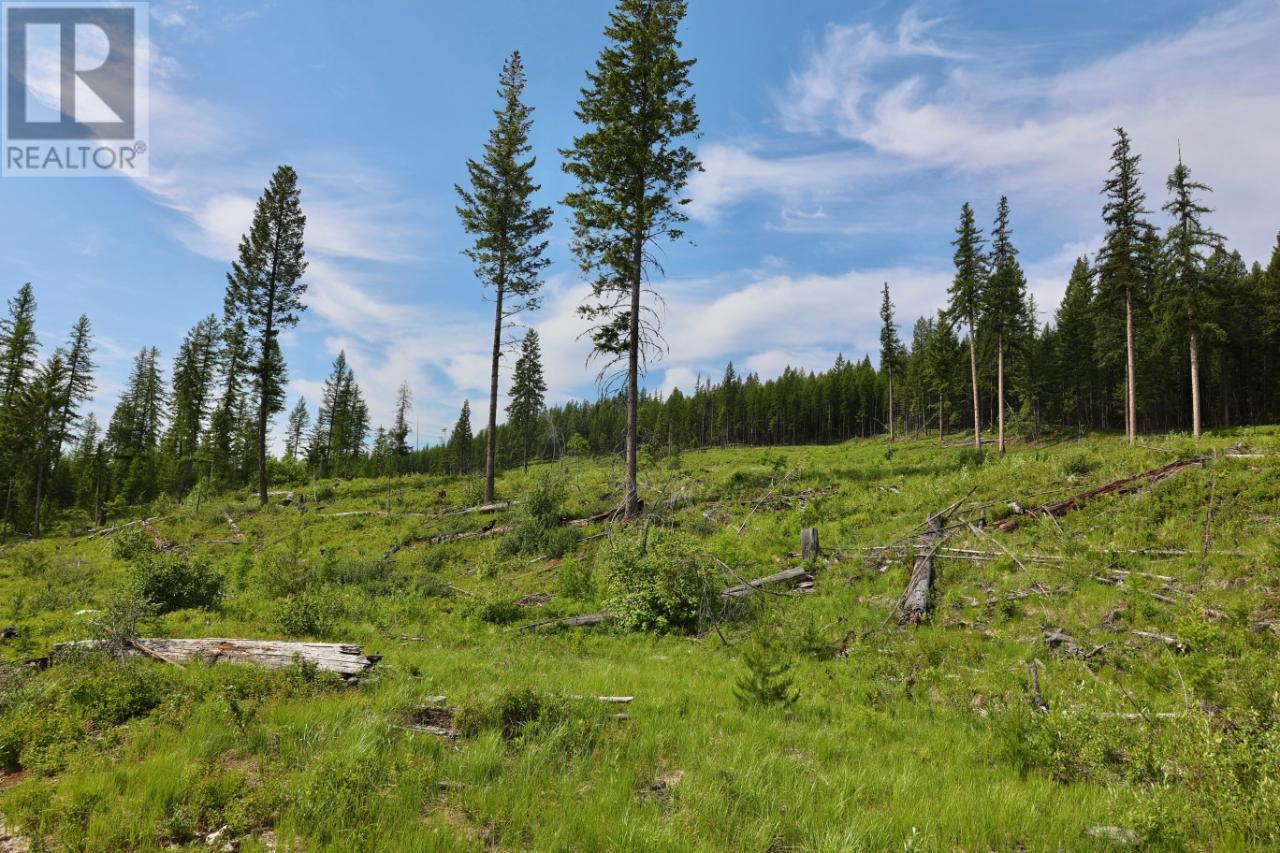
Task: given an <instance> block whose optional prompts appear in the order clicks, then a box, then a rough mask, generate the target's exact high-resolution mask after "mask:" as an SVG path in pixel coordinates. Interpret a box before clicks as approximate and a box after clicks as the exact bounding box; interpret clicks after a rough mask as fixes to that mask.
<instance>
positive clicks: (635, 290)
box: [623, 238, 644, 518]
mask: <svg viewBox="0 0 1280 853" xmlns="http://www.w3.org/2000/svg"><path fill="white" fill-rule="evenodd" d="M643 251H644V246H643V244H642V243H641V242H640V240H639V239H638V238H637V239H636V241H635V246H634V247H633V249H632V259H631V261H632V269H631V316H630V317H629V318H628V319H629V328H628V334H629V338H630V340H629V346H628V352H627V482H626V487H625V488H626V498H625V500H624V503H623V516H624V517H625V518H635V517H636V516H637V515H639V514H640V498H639V495H638V490H637V487H636V457H637V454H638V451H639V447H638V446H637V444H638V439H639V419H640V276H641V269H640V267H641V263H642V262H643V256H642V252H643Z"/></svg>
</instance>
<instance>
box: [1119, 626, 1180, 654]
mask: <svg viewBox="0 0 1280 853" xmlns="http://www.w3.org/2000/svg"><path fill="white" fill-rule="evenodd" d="M1130 633H1132V634H1133V635H1134V636H1135V637H1142V638H1143V639H1144V640H1158V641H1160V642H1161V643H1164V644H1165V646H1166V647H1167V648H1168V649H1169V650H1170V651H1174V652H1177V653H1178V654H1180V655H1185V654H1186V653H1187V652H1189V651H1191V647H1190V646H1189V645H1187V644H1186V643H1184V642H1183V641H1182V640H1179V639H1178V638H1177V637H1170V636H1169V635H1168V634H1153V633H1152V632H1150V631H1131V632H1130Z"/></svg>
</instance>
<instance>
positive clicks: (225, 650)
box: [51, 637, 382, 677]
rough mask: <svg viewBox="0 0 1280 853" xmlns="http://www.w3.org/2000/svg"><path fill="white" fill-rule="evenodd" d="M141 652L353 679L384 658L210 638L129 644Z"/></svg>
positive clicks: (77, 644)
mask: <svg viewBox="0 0 1280 853" xmlns="http://www.w3.org/2000/svg"><path fill="white" fill-rule="evenodd" d="M102 645H103V644H101V643H100V642H98V641H97V640H77V641H73V642H69V643H58V644H57V645H55V646H54V647H53V650H52V653H51V654H52V656H57V655H58V654H59V653H61V652H66V651H70V650H72V649H76V648H82V649H83V648H99V647H101V646H102ZM132 653H138V654H143V655H146V656H147V657H152V658H156V659H157V660H163V661H165V662H166V663H171V664H174V665H181V664H188V663H210V664H212V663H218V662H221V661H226V662H230V663H247V664H253V665H255V666H261V667H265V668H267V669H283V668H285V667H287V666H290V665H292V664H293V662H294V661H295V660H299V661H301V662H303V663H306V664H313V665H314V666H315V667H316V668H317V669H319V670H320V671H322V672H333V673H337V674H338V675H342V676H346V677H353V676H358V675H361V674H363V673H364V672H365V671H366V670H368V669H369V668H370V667H372V666H373V665H374V664H376V663H377V662H378V661H379V660H381V659H382V656H381V655H364V654H361V653H360V647H359V646H356V645H351V644H347V643H293V642H285V641H280V640H243V639H234V638H225V637H210V638H206V639H199V640H175V639H166V638H159V637H140V638H138V639H135V640H130V641H129V648H128V649H126V654H132Z"/></svg>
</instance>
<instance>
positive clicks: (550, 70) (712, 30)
mask: <svg viewBox="0 0 1280 853" xmlns="http://www.w3.org/2000/svg"><path fill="white" fill-rule="evenodd" d="M610 5H611V4H610V3H608V2H603V0H595V2H586V0H557V2H540V3H532V2H528V0H504V2H484V0H477V2H474V3H470V4H453V3H450V4H446V3H425V2H390V0H382V2H376V3H375V2H370V3H361V4H353V3H349V2H342V3H339V2H328V1H327V0H324V1H323V2H322V0H307V2H303V0H293V1H292V2H285V0H276V2H269V3H266V4H261V3H241V2H237V0H216V2H215V0H162V2H153V3H152V6H151V14H152V20H151V39H152V62H153V67H152V74H151V125H152V128H151V136H152V140H151V142H150V147H151V154H152V161H151V176H150V178H147V179H145V180H142V179H140V180H128V179H111V180H105V179H103V180H86V179H44V180H35V179H28V180H3V181H0V258H3V262H2V263H0V270H3V272H4V276H3V281H0V286H2V287H3V288H4V290H6V291H9V292H11V291H13V290H16V289H17V287H18V286H19V285H20V284H21V283H22V282H24V281H31V282H32V283H33V284H34V285H35V288H36V293H37V297H38V299H39V301H40V314H39V330H40V332H41V336H42V341H43V342H44V343H45V346H46V348H50V347H52V346H53V344H54V342H55V341H58V340H60V339H61V338H62V337H63V336H64V335H65V333H66V329H67V328H68V327H69V326H70V324H71V322H72V320H73V319H74V318H75V316H76V315H78V314H79V313H80V312H87V313H88V314H89V315H90V317H91V319H92V320H93V323H94V327H95V330H96V332H97V336H98V343H99V351H98V361H99V363H100V377H99V383H98V384H99V392H98V395H97V400H96V402H95V408H96V409H97V410H98V412H99V413H100V415H105V414H109V412H110V409H111V407H112V406H113V405H114V403H115V399H116V397H117V395H118V393H119V390H120V385H121V382H122V380H123V378H124V376H125V375H126V374H127V370H128V364H129V360H130V359H131V357H132V355H133V353H135V352H136V351H137V350H138V348H139V347H141V346H143V345H152V344H154V345H156V346H158V347H159V348H160V349H161V352H162V354H163V355H164V357H165V359H166V361H167V359H168V358H169V357H171V356H172V354H173V352H174V351H175V349H176V346H177V343H178V341H179V339H180V338H181V336H182V334H183V332H184V331H185V330H186V329H187V328H189V327H190V326H191V325H192V324H194V323H195V322H196V321H197V320H198V319H199V318H200V317H201V316H203V315H205V314H208V313H211V312H216V311H219V310H220V307H221V294H222V289H223V285H224V280H225V279H224V275H225V272H226V270H227V268H228V264H229V262H230V260H231V258H232V256H233V253H234V247H235V244H236V242H237V240H238V238H239V236H240V234H241V233H242V232H243V231H244V229H245V228H246V227H247V224H248V221H249V216H250V214H251V210H252V205H253V201H254V199H255V198H256V196H257V194H258V193H259V192H260V190H261V188H262V186H263V185H264V184H265V182H266V180H267V179H268V178H269V176H270V174H271V171H272V170H273V169H274V167H275V166H276V165H278V164H280V163H289V164H291V165H293V166H294V167H295V168H296V169H297V170H298V172H299V173H300V177H301V183H302V189H303V205H304V208H305V209H306V211H307V213H308V216H309V228H308V248H309V252H310V257H311V261H312V267H311V271H310V275H309V282H310V293H309V295H308V302H309V304H310V310H308V311H307V312H306V314H305V315H304V317H303V320H302V323H301V324H300V326H299V327H298V328H297V329H296V330H295V331H294V332H292V333H290V334H289V336H288V337H287V339H286V341H285V344H286V357H287V359H288V362H289V367H290V377H291V393H292V394H293V395H295V396H296V395H297V394H300V393H301V394H305V395H306V397H307V399H308V400H309V401H311V402H312V403H313V404H314V402H315V401H316V400H317V399H318V391H319V386H320V383H321V382H322V381H323V378H324V376H325V375H326V373H327V372H328V368H329V363H330V362H331V360H332V359H333V357H334V355H336V353H337V352H338V350H339V349H345V350H346V352H347V355H348V357H349V359H350V360H351V362H352V363H353V365H354V368H355V371H356V375H357V379H358V380H359V381H360V383H361V385H362V387H364V389H365V391H366V393H367V395H368V397H369V398H370V401H371V404H372V409H373V415H374V418H375V421H381V422H385V421H387V420H389V418H390V409H391V406H392V402H393V397H394V392H395V388H396V386H397V385H399V383H400V382H401V381H402V380H407V381H409V383H410V384H411V386H412V387H413V389H414V391H415V395H416V399H417V411H418V414H419V417H420V423H421V430H420V439H421V441H422V442H423V443H426V442H429V441H432V440H435V439H437V438H438V436H439V434H440V430H441V428H443V427H445V426H447V425H448V424H450V423H451V422H452V420H453V419H454V417H456V413H457V410H458V407H459V406H460V405H461V403H462V400H463V399H467V398H469V399H471V401H472V404H473V406H477V407H480V406H482V405H483V401H484V399H485V396H486V393H487V392H486V389H487V376H488V367H487V353H486V351H485V347H486V332H485V329H486V324H487V323H490V322H491V319H490V314H489V305H488V304H487V303H485V302H483V301H482V292H481V288H480V287H479V285H478V284H477V283H476V281H475V280H474V278H473V276H472V274H471V270H470V267H469V264H468V262H467V261H466V259H465V258H463V257H462V256H461V255H460V254H459V251H460V250H461V249H462V248H463V247H464V246H465V244H466V238H465V235H464V234H463V233H462V231H461V229H460V228H459V226H458V223H457V217H456V215H455V212H454V204H455V199H454V194H453V185H454V183H455V182H458V181H460V180H462V179H463V176H464V174H465V171H464V163H465V160H466V158H467V157H469V156H475V155H477V154H478V152H479V149H480V146H481V145H482V143H483V141H484V138H485V134H486V132H487V130H488V127H489V125H490V123H491V120H492V116H491V112H490V111H491V109H492V107H493V106H494V103H495V98H494V94H493V93H494V89H495V84H496V77H497V73H498V70H499V68H500V66H501V63H502V60H503V58H504V57H505V56H506V54H507V53H508V52H509V51H511V50H513V49H519V50H520V51H521V52H522V53H523V55H524V57H525V62H526V67H527V70H528V74H529V87H528V91H527V96H528V101H529V102H530V103H531V104H532V105H533V106H534V107H535V108H536V110H537V112H536V114H535V121H536V125H535V130H534V134H533V140H532V141H533V144H534V147H535V151H536V153H538V155H539V165H538V177H539V179H540V180H541V182H542V185H543V190H542V200H543V202H544V203H547V204H553V203H558V200H559V199H560V198H561V197H562V196H563V195H564V193H565V191H566V190H567V189H568V184H567V182H566V179H565V177H564V175H563V174H562V173H561V172H560V169H559V157H558V154H557V149H558V148H561V147H564V146H566V145H568V144H569V142H570V140H571V139H572V137H573V135H574V133H575V131H576V130H577V128H576V125H575V120H574V118H573V106H574V101H575V99H576V97H577V94H578V90H579V88H580V87H581V85H582V83H583V73H584V71H585V69H586V68H588V67H589V66H590V64H591V63H592V62H593V61H594V58H595V55H596V53H597V52H598V50H599V47H600V45H601V36H600V32H601V30H602V28H603V26H604V24H605V21H606V16H607V12H608V10H609V8H610ZM683 37H684V42H685V51H686V54H687V55H689V56H692V57H696V58H697V59H698V64H697V66H696V67H695V69H694V72H693V79H694V89H695V93H696V95H697V98H698V104H699V111H700V114H701V116H702V127H703V135H702V138H701V139H699V140H697V142H696V143H695V147H696V148H697V149H698V151H699V152H700V154H701V157H702V160H703V162H704V163H705V165H706V171H705V172H704V173H703V174H701V175H699V176H697V178H696V180H695V181H694V183H693V184H692V187H691V194H692V198H693V203H692V205H691V207H690V210H691V213H692V214H693V221H692V222H691V224H690V228H689V237H690V239H691V241H692V244H691V245H690V244H681V245H675V246H672V247H671V248H670V250H669V251H668V253H667V257H666V269H667V275H668V279H667V280H666V281H665V282H664V283H663V284H662V286H661V287H662V290H663V292H664V294H665V296H666V300H667V307H666V324H665V329H666V337H667V341H668V344H669V347H670V353H669V355H668V356H667V357H666V358H665V359H664V360H663V361H662V362H661V363H658V364H656V365H654V366H653V368H652V370H651V373H650V376H649V379H648V381H649V384H650V385H651V386H652V387H654V388H663V389H670V388H671V387H674V386H677V385H678V386H680V387H683V388H689V387H691V386H692V384H693V380H694V377H695V376H697V375H698V374H700V373H701V374H702V375H708V374H710V375H715V376H718V375H719V374H720V373H721V372H722V370H723V368H724V364H725V362H726V361H727V360H729V359H733V360H734V362H735V364H736V365H737V366H738V367H739V369H740V370H741V369H754V370H758V371H759V372H760V373H761V374H762V375H774V374H776V373H778V372H780V370H781V369H782V367H783V366H784V365H785V364H788V363H790V364H793V365H797V366H802V367H806V368H811V369H822V368H825V367H827V366H829V365H830V363H831V361H832V360H833V359H834V357H835V355H836V353H837V352H843V353H845V354H846V356H854V357H860V356H861V355H862V354H864V353H866V352H874V351H875V349H876V346H877V345H876V331H877V323H878V319H877V316H876V312H877V308H878V294H879V287H880V284H881V282H883V281H886V280H887V281H888V282H889V284H890V287H891V289H892V291H893V294H894V301H895V302H896V303H897V306H898V312H899V320H900V324H901V326H902V328H903V333H904V334H909V330H910V325H911V323H912V321H913V320H914V318H915V317H916V316H919V315H922V314H932V313H933V311H935V310H936V309H937V308H938V307H939V306H940V305H941V303H942V301H943V299H944V294H945V288H946V285H947V282H948V280H949V278H950V271H951V267H950V247H949V245H948V241H949V240H950V239H951V229H952V228H953V227H954V223H955V220H956V218H957V214H958V211H959V207H960V205H961V203H962V202H963V201H965V200H970V201H972V202H973V204H974V205H975V207H976V208H977V210H978V213H979V216H980V218H981V219H982V220H984V221H989V220H990V218H991V216H992V214H993V212H994V207H995V202H996V200H997V199H998V197H999V196H1000V195H1001V194H1007V195H1008V196H1009V197H1010V201H1011V204H1012V208H1013V216H1014V227H1015V232H1016V233H1015V238H1016V241H1017V243H1018V246H1019V248H1020V249H1021V251H1022V259H1023V261H1024V264H1025V266H1026V267H1027V269H1028V273H1029V278H1030V281H1031V285H1032V289H1033V291H1034V293H1035V294H1036V296H1037V299H1038V300H1039V302H1040V305H1041V308H1042V309H1043V310H1044V312H1045V313H1044V317H1045V319H1049V318H1051V313H1052V308H1053V307H1054V306H1055V305H1056V303H1057V300H1058V299H1059V297H1060V295H1061V292H1062V289H1063V287H1064V285H1065V279H1066V275H1067V273H1068V272H1069V270H1070V266H1071V263H1072V261H1073V260H1074V258H1075V257H1076V256H1077V255H1079V254H1081V253H1084V252H1090V251H1093V250H1094V249H1095V248H1096V246H1097V245H1098V243H1099V240H1100V236H1101V221H1100V217H1099V210H1100V198H1099V195H1098V190H1099V188H1100V186H1101V183H1102V180H1103V178H1104V176H1105V170H1106V167H1107V158H1108V153H1109V148H1110V143H1111V138H1112V128H1113V127H1114V126H1115V125H1117V124H1123V125H1124V126H1125V127H1127V128H1128V129H1129V131H1130V132H1131V134H1132V135H1133V137H1134V140H1135V144H1136V146H1137V148H1138V150H1139V151H1141V152H1142V153H1143V155H1144V158H1145V159H1144V167H1145V169H1146V176H1145V183H1146V187H1147V190H1148V193H1149V196H1150V198H1151V202H1152V203H1151V205H1150V206H1151V207H1152V208H1155V209H1158V207H1159V205H1160V204H1161V203H1163V200H1164V199H1163V197H1164V191H1163V183H1164V177H1165V175H1166V174H1167V173H1168V171H1169V170H1170V168H1171V167H1172V165H1173V162H1174V159H1175V157H1176V153H1177V145H1178V142H1179V141H1181V144H1182V149H1183V152H1184V155H1185V157H1186V160H1187V162H1188V163H1189V165H1190V166H1191V167H1192V169H1193V172H1194V174H1195V175H1196V177H1197V178H1199V179H1201V180H1204V181H1206V182H1208V183H1209V184H1211V185H1212V186H1214V187H1215V189H1216V190H1217V191H1216V193H1215V194H1214V197H1213V203H1214V205H1215V206H1216V208H1217V212H1216V213H1215V215H1214V218H1213V223H1214V225H1215V227H1216V228H1217V229H1218V230H1219V231H1221V232H1223V233H1225V234H1226V235H1227V236H1228V238H1229V239H1230V240H1231V242H1232V244H1233V245H1234V246H1235V247H1237V248H1239V249H1240V250H1241V251H1242V252H1243V253H1244V254H1245V256H1246V259H1248V260H1250V261H1252V260H1253V259H1262V260H1264V261H1265V259H1266V257H1267V256H1268V255H1269V253H1270V248H1271V246H1272V245H1273V243H1274V239H1275V234H1276V230H1277V228H1280V204H1278V203H1277V200H1278V198H1280V189H1278V188H1280V157H1276V156H1275V153H1274V151H1275V147H1276V140H1277V139H1280V86H1277V85H1276V81H1277V80H1280V51H1277V50H1276V49H1275V47H1274V46H1275V45H1276V44H1280V2H1276V0H1266V2H1257V1H1256V0H1254V2H1246V3H1243V4H1239V5H1230V4H1217V3H1198V2H1183V0H1174V2H1161V3H1147V2H1142V3H1139V2H1128V3H1119V2H1111V3H1103V2H1080V3H1072V4H1064V3H1056V2H1000V3H995V2H992V3H960V2H940V3H932V2H923V3H917V4H912V5H907V4H897V3H862V4H854V3H835V2H806V3H803V4H783V3H777V2H765V0H694V2H692V3H691V9H690V12H689V16H688V19H687V21H686V26H685V28H684V30H683ZM1157 221H1160V220H1159V217H1157ZM568 236H569V229H568V226H567V224H566V214H565V213H564V211H563V210H562V209H560V208H559V207H558V206H557V213H556V217H555V226H554V229H553V232H552V234H551V250H550V253H551V257H552V259H553V261H554V263H553V265H552V267H551V268H550V270H549V273H548V286H547V287H548V289H547V299H546V305H545V308H544V310H543V311H541V312H539V313H538V314H536V315H532V316H530V317H528V318H527V322H528V323H530V324H531V325H534V326H536V327H538V328H539V330H540V331H541V333H542V337H543V341H544V347H545V349H546V361H547V372H548V380H549V384H550V385H551V396H552V399H553V400H563V399H568V398H571V397H584V396H585V397H591V396H594V394H595V390H594V385H593V377H594V370H593V369H591V368H588V367H586V366H585V365H584V360H585V357H586V354H587V347H586V344H585V343H584V342H583V341H581V340H579V339H578V334H579V332H580V331H581V325H580V321H579V320H578V319H577V318H576V316H575V313H574V307H575V306H576V305H577V304H578V302H579V301H580V299H581V296H582V292H583V287H582V285H581V283H580V282H579V280H578V278H577V275H576V271H577V268H576V266H575V265H574V263H573V260H572V257H571V256H570V254H569V252H568V246H567V242H568ZM290 402H292V401H290Z"/></svg>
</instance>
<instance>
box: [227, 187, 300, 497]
mask: <svg viewBox="0 0 1280 853" xmlns="http://www.w3.org/2000/svg"><path fill="white" fill-rule="evenodd" d="M306 225H307V218H306V216H304V215H303V213H302V204H301V202H300V192H299V190H298V175H297V173H296V172H294V170H293V169H292V168H290V167H289V166H281V167H280V168H278V169H276V172H275V174H274V175H272V176H271V183H270V184H269V185H268V186H267V188H266V190H264V191H263V193H262V197H261V198H259V199H258V204H257V207H256V208H255V209H254V212H253V224H252V225H251V226H250V229H249V232H248V233H247V234H245V235H244V237H242V238H241V240H240V252H239V258H238V259H237V260H236V261H234V262H232V264H231V272H230V273H228V274H227V295H226V312H227V314H228V316H230V317H234V318H237V319H240V318H243V320H244V323H245V327H246V328H247V329H248V330H249V331H250V332H251V333H252V335H253V339H252V342H251V343H252V350H253V364H252V368H251V372H252V374H253V378H254V389H255V391H256V394H257V398H258V399H257V403H258V412H257V428H256V443H257V452H258V501H259V503H261V504H266V502H267V428H268V424H269V421H270V419H271V416H272V415H273V414H275V413H276V412H279V411H280V410H282V409H283V408H284V385H285V381H286V379H287V376H288V374H287V370H286V368H285V363H284V356H283V354H282V353H281V351H280V341H279V335H280V330H281V329H287V328H290V327H292V326H296V325H297V323H298V316H299V314H301V312H302V311H304V310H305V309H306V306H305V305H303V303H302V296H303V294H304V293H306V290H307V285H306V283H305V282H304V281H302V276H303V274H305V273H306V271H307V261H306V253H305V250H304V247H303V232H304V231H305V229H306Z"/></svg>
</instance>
